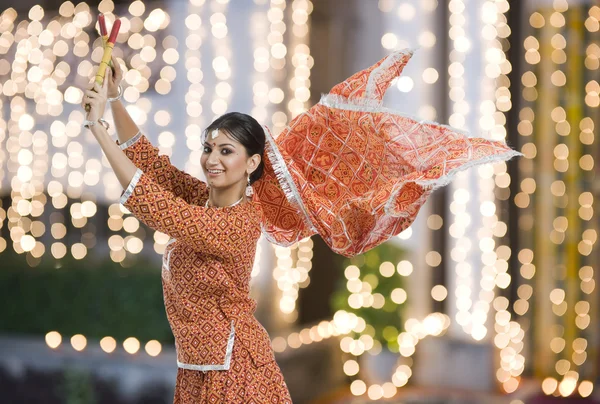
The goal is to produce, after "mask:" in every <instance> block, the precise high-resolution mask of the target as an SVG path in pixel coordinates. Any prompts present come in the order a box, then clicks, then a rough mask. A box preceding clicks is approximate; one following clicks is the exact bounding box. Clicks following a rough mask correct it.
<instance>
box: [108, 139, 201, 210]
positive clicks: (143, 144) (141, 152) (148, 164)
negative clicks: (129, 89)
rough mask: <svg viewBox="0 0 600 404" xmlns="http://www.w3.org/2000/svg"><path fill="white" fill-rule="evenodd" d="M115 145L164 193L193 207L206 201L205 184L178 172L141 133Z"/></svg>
mask: <svg viewBox="0 0 600 404" xmlns="http://www.w3.org/2000/svg"><path fill="white" fill-rule="evenodd" d="M117 144H118V145H119V148H120V149H121V150H123V152H124V153H125V155H126V156H127V157H128V158H129V160H131V161H132V162H133V164H135V166H136V167H137V168H139V169H140V170H142V171H143V172H144V173H146V174H147V175H148V176H149V177H150V178H152V179H153V180H154V181H155V182H156V184H157V185H159V186H160V187H161V188H162V189H164V190H165V191H170V192H172V193H173V194H174V195H175V196H177V197H179V198H182V199H183V200H184V201H186V202H187V203H189V204H193V205H202V204H203V203H204V202H206V200H207V199H208V186H207V184H206V183H205V182H203V181H201V180H200V179H198V178H195V177H193V176H191V175H190V174H188V173H186V172H184V171H181V170H179V169H178V168H177V167H175V166H174V165H173V164H171V161H170V159H169V156H166V155H159V154H158V152H159V150H158V148H157V147H155V146H154V145H152V143H151V142H150V141H149V140H148V138H147V137H146V136H144V135H143V134H142V133H141V132H138V134H137V135H135V136H134V137H132V138H131V139H129V140H128V141H127V142H125V143H123V144H119V142H118V141H117Z"/></svg>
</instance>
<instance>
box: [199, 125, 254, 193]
mask: <svg viewBox="0 0 600 404" xmlns="http://www.w3.org/2000/svg"><path fill="white" fill-rule="evenodd" d="M200 162H201V164H202V170H203V171H204V175H205V176H206V180H207V182H208V184H209V185H210V186H211V187H213V188H227V187H230V186H231V185H233V184H236V183H238V182H240V181H243V182H244V183H245V182H246V181H247V174H246V173H251V172H252V171H254V169H255V168H256V167H253V166H254V164H253V160H252V159H249V158H248V155H247V152H246V148H245V147H244V146H243V145H242V144H241V143H240V142H238V141H236V140H235V139H233V138H232V137H230V136H229V135H227V133H225V132H223V131H219V135H218V136H217V137H216V138H214V139H213V137H212V133H209V134H208V136H207V139H206V142H204V145H203V152H202V157H201V158H200ZM213 171H214V172H213Z"/></svg>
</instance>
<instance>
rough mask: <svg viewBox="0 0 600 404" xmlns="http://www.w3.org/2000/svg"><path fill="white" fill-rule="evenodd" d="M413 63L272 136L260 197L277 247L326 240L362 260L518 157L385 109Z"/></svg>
mask: <svg viewBox="0 0 600 404" xmlns="http://www.w3.org/2000/svg"><path fill="white" fill-rule="evenodd" d="M412 53H413V52H412V51H411V50H403V51H398V52H395V53H393V54H391V55H390V56H388V57H386V58H384V59H382V60H380V61H379V62H378V63H376V64H375V65H373V66H371V67H370V68H368V69H365V70H363V71H360V72H358V73H356V74H354V75H353V76H352V77H350V78H348V79H347V80H345V81H344V82H342V83H340V84H338V85H336V86H335V87H334V88H333V89H332V90H331V93H330V94H328V95H325V96H324V97H323V98H322V99H321V101H320V102H319V104H317V105H315V106H314V107H312V108H311V109H309V110H308V111H307V112H306V113H304V114H302V115H299V116H297V117H296V118H295V119H293V120H292V121H291V122H290V124H289V126H288V127H287V128H286V129H285V130H284V131H283V132H282V133H281V134H280V135H279V136H278V137H277V139H275V140H274V139H273V138H272V136H271V135H270V133H269V131H268V129H266V128H265V135H266V137H267V144H266V145H267V153H266V154H267V157H268V159H267V160H266V161H265V163H266V164H265V170H264V173H263V176H262V178H261V179H260V180H259V181H257V182H256V183H255V185H254V190H255V194H256V196H255V200H257V202H258V203H259V204H260V205H261V206H262V208H263V211H264V217H263V225H262V231H263V233H264V234H265V236H266V237H267V238H268V239H269V240H270V241H271V242H273V243H276V244H279V245H284V246H287V245H291V244H293V243H295V242H297V241H299V240H301V239H302V238H304V237H307V236H310V235H312V234H315V233H318V234H319V235H320V236H321V237H322V238H323V240H324V241H325V242H326V243H327V245H328V246H329V247H330V248H331V249H332V250H333V251H335V252H336V253H338V254H341V255H344V256H348V257H352V256H355V255H357V254H361V253H364V252H366V251H368V250H370V249H372V248H374V247H376V246H378V245H380V244H381V243H383V242H385V241H386V240H388V239H389V238H390V237H393V236H395V235H397V234H399V233H400V232H402V231H403V230H404V229H406V228H407V227H408V226H410V225H411V224H412V222H413V221H414V220H415V218H416V216H417V213H418V212H419V209H420V208H421V206H423V204H424V203H425V201H426V200H427V197H428V196H429V195H430V194H431V192H432V191H433V190H434V189H436V188H438V187H441V186H444V185H446V184H448V183H449V182H450V181H451V179H452V178H453V176H454V175H455V174H456V173H457V172H459V171H461V170H465V169H467V168H470V167H472V166H475V165H478V164H485V163H489V162H495V161H502V160H508V159H510V158H511V157H513V156H517V155H520V153H517V152H515V151H514V150H512V149H510V148H509V147H508V146H507V145H506V144H504V143H502V142H497V141H491V140H486V139H481V138H470V137H469V136H467V134H465V133H464V132H461V131H459V130H457V129H453V128H451V127H448V126H445V125H440V124H438V123H435V122H427V121H419V120H416V119H414V118H411V117H408V116H406V115H403V114H401V113H398V112H396V111H392V110H389V109H387V108H385V107H383V105H382V100H383V96H384V94H385V92H386V90H387V89H388V87H389V86H390V84H391V82H392V80H393V79H394V78H395V77H397V76H398V75H399V74H400V73H401V72H402V70H403V69H404V66H405V65H406V63H407V62H408V61H409V59H410V58H411V56H412Z"/></svg>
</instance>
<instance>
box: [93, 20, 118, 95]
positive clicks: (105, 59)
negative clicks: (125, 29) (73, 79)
mask: <svg viewBox="0 0 600 404" xmlns="http://www.w3.org/2000/svg"><path fill="white" fill-rule="evenodd" d="M119 29H121V20H119V19H117V20H116V21H115V23H114V24H113V26H112V29H111V31H110V36H109V37H108V40H107V41H106V46H104V54H103V55H102V61H101V62H100V66H98V73H96V83H98V84H102V82H103V81H104V75H105V73H106V67H107V66H108V65H109V63H110V58H111V56H112V51H113V48H114V47H115V42H116V41H117V35H118V34H119Z"/></svg>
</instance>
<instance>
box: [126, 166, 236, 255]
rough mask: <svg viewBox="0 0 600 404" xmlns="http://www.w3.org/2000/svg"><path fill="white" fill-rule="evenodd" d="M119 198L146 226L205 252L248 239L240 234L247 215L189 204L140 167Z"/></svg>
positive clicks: (234, 246) (215, 250)
mask: <svg viewBox="0 0 600 404" xmlns="http://www.w3.org/2000/svg"><path fill="white" fill-rule="evenodd" d="M120 202H121V203H122V204H123V205H124V206H125V207H126V208H127V209H129V211H130V212H131V213H133V215H134V216H135V217H137V218H138V219H139V220H141V221H142V222H144V223H145V224H146V225H147V226H148V227H150V228H152V229H154V230H158V231H160V232H162V233H165V234H167V235H169V236H171V237H172V238H175V239H177V240H182V241H184V242H187V243H189V244H190V245H193V246H194V248H197V249H198V250H201V251H204V252H207V253H212V254H220V253H223V252H224V251H225V249H226V248H228V247H232V248H239V247H240V245H239V244H243V243H245V242H247V240H244V237H241V236H240V234H243V233H244V231H245V230H246V229H245V228H244V227H245V225H246V224H247V222H248V218H246V217H236V216H235V215H234V214H233V213H232V212H230V211H227V210H220V209H212V208H205V207H203V206H197V205H191V204H189V203H187V202H186V201H185V200H183V199H182V198H179V197H177V196H176V195H175V194H174V193H173V192H170V191H167V190H165V189H164V188H162V187H161V186H160V185H158V183H157V182H156V181H155V180H153V179H152V178H151V177H150V176H149V175H147V174H145V173H144V172H143V171H142V170H141V169H138V170H137V172H136V173H135V175H134V177H133V179H132V180H131V182H130V184H129V186H128V187H127V189H126V190H124V191H123V194H122V196H121V200H120ZM233 233H236V234H235V235H234V234H233ZM228 243H234V244H235V245H227V244H228Z"/></svg>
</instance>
